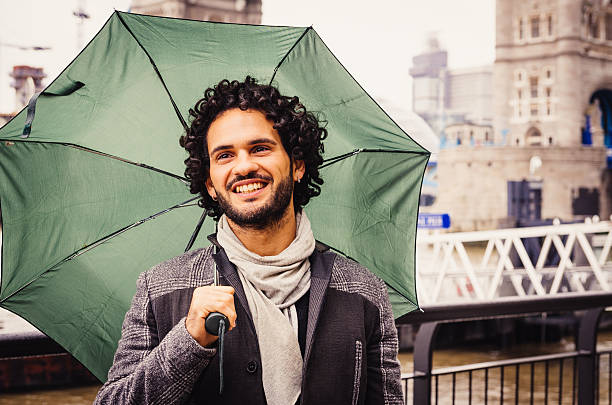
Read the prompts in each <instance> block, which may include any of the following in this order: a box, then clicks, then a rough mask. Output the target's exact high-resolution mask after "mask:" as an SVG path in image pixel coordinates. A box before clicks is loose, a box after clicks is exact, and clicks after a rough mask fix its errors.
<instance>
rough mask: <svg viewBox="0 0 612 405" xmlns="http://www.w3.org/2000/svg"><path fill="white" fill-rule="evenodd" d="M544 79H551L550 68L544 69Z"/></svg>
mask: <svg viewBox="0 0 612 405" xmlns="http://www.w3.org/2000/svg"><path fill="white" fill-rule="evenodd" d="M546 78H547V79H550V78H552V70H551V69H550V68H548V69H546Z"/></svg>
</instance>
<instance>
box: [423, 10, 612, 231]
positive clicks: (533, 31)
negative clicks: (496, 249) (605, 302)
mask: <svg viewBox="0 0 612 405" xmlns="http://www.w3.org/2000/svg"><path fill="white" fill-rule="evenodd" d="M495 48H496V49H495V50H496V57H495V63H494V66H493V131H494V135H493V138H494V140H493V144H492V145H485V146H483V147H471V148H470V147H469V146H467V145H461V146H459V147H456V148H453V149H450V150H443V151H441V152H440V154H439V155H438V180H439V191H438V194H439V197H438V199H437V200H436V202H435V204H434V206H433V207H432V210H438V211H444V212H449V213H450V214H451V223H453V224H455V228H454V229H455V230H473V229H490V228H497V227H506V226H514V225H515V224H516V222H515V221H516V220H517V219H520V218H514V217H513V214H512V211H513V210H511V209H510V206H511V205H512V204H511V202H512V201H513V200H515V199H516V198H518V199H520V198H522V197H517V196H513V195H512V193H513V192H514V191H513V190H517V187H518V186H519V185H520V184H519V183H521V182H523V181H526V182H527V183H529V184H533V185H534V187H535V188H536V189H537V190H536V189H534V190H535V191H537V193H538V195H539V196H541V200H539V202H538V204H541V206H538V210H537V212H538V213H539V214H541V218H538V219H550V218H554V217H559V218H561V219H562V220H574V219H580V218H582V217H584V216H587V215H594V214H597V215H599V216H600V217H603V218H607V217H608V216H609V215H610V214H612V0H496V46H495ZM533 159H536V160H537V161H539V162H541V164H540V165H539V166H538V167H537V168H536V169H533V167H532V170H530V162H532V161H533ZM445 188H448V189H449V190H451V191H450V192H446V189H445ZM524 191H527V190H524ZM532 191H533V190H532ZM514 212H517V211H516V210H514Z"/></svg>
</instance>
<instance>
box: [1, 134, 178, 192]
mask: <svg viewBox="0 0 612 405" xmlns="http://www.w3.org/2000/svg"><path fill="white" fill-rule="evenodd" d="M0 142H23V143H38V144H45V143H48V144H52V145H63V146H68V147H70V148H74V149H78V150H80V151H83V152H88V153H94V154H96V155H100V156H104V157H107V158H110V159H115V160H118V161H120V162H123V163H127V164H129V165H134V166H138V167H142V168H143V169H148V170H152V171H154V172H157V173H161V174H165V175H166V176H170V177H173V178H175V179H177V180H180V181H182V182H183V183H185V184H189V180H187V179H186V178H185V177H181V176H179V175H177V174H174V173H170V172H167V171H165V170H161V169H158V168H157V167H153V166H149V165H147V164H145V163H138V162H132V161H131V160H127V159H124V158H121V157H119V156H115V155H110V154H108V153H105V152H100V151H99V150H95V149H91V148H87V147H85V146H81V145H76V144H74V143H66V142H42V141H25V140H20V139H7V138H0Z"/></svg>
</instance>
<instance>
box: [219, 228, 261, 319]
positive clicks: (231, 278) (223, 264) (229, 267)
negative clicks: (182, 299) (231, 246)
mask: <svg viewBox="0 0 612 405" xmlns="http://www.w3.org/2000/svg"><path fill="white" fill-rule="evenodd" d="M208 240H209V241H211V242H212V244H213V245H215V251H216V253H213V255H212V256H213V259H214V260H215V263H216V265H217V269H218V271H219V275H220V276H222V277H223V278H224V279H225V280H226V281H227V282H228V283H229V285H230V286H232V287H233V288H234V295H235V296H236V297H238V302H240V305H242V307H243V308H244V310H245V312H246V313H247V316H248V317H249V321H250V322H251V327H252V328H253V330H255V324H254V323H253V316H252V315H251V310H250V309H249V303H248V301H247V298H246V294H245V293H244V288H242V283H241V282H240V276H238V271H236V267H234V265H233V264H232V262H230V261H229V259H228V257H227V254H226V253H225V250H223V248H222V247H221V245H219V242H217V238H216V237H215V235H214V234H213V235H209V236H208Z"/></svg>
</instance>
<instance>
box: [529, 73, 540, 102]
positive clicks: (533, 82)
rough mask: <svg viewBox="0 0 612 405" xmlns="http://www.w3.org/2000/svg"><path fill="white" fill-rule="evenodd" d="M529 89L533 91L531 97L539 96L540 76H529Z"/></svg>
mask: <svg viewBox="0 0 612 405" xmlns="http://www.w3.org/2000/svg"><path fill="white" fill-rule="evenodd" d="M529 90H530V93H531V98H536V97H538V78H537V77H531V78H529Z"/></svg>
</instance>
